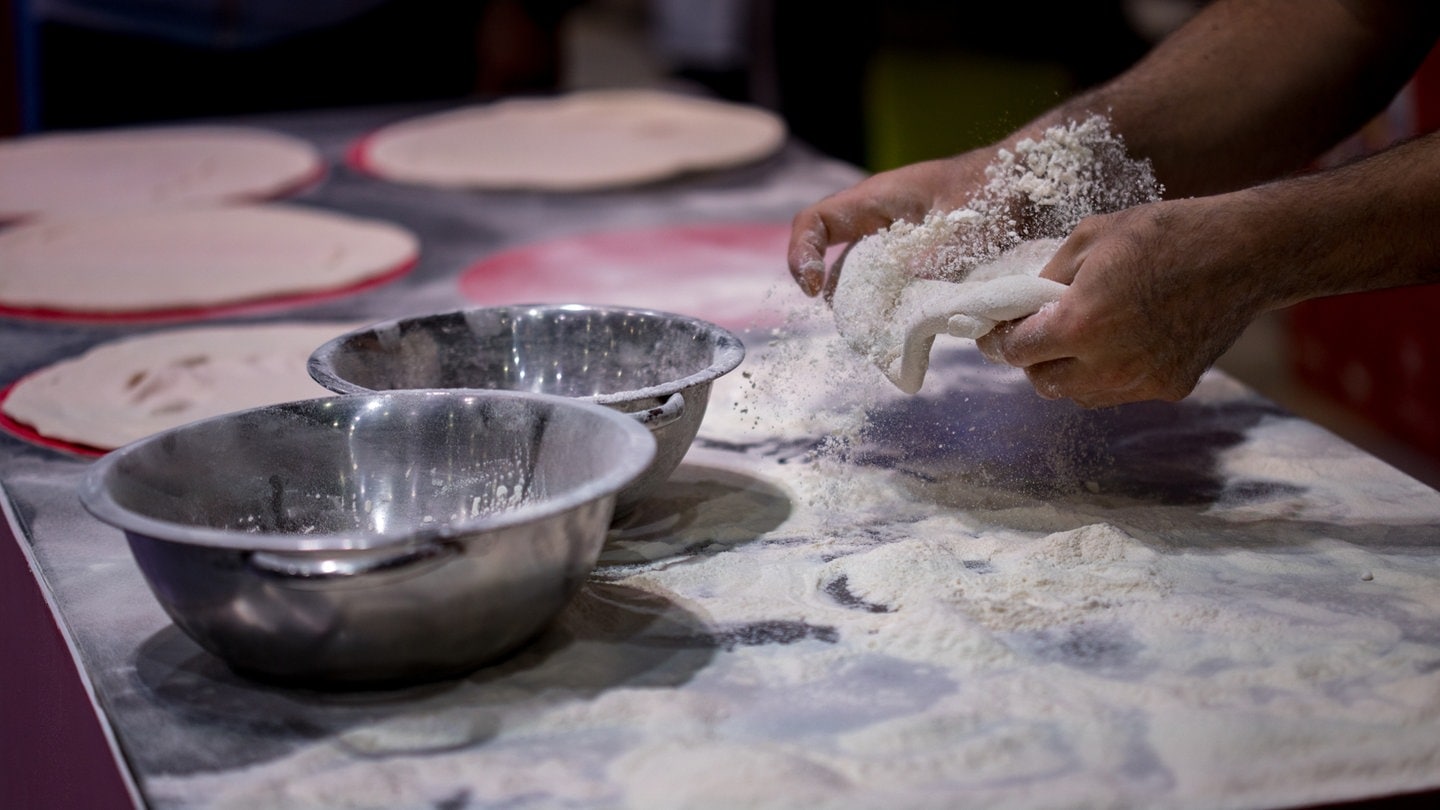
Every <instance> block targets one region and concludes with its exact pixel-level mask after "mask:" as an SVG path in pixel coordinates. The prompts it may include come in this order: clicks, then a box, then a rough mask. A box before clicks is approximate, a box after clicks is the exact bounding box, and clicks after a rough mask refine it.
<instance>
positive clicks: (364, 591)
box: [80, 391, 655, 684]
mask: <svg viewBox="0 0 1440 810" xmlns="http://www.w3.org/2000/svg"><path fill="white" fill-rule="evenodd" d="M654 453H655V442H654V440H653V438H652V437H651V436H650V434H649V432H648V431H646V430H645V429H644V428H643V427H642V426H640V425H639V424H638V423H636V422H635V421H634V420H633V419H630V418H628V417H625V416H623V415H621V414H617V413H616V412H614V411H612V410H609V409H607V408H603V407H600V406H598V405H594V404H591V403H585V402H577V401H575V400H572V399H566V398H563V397H553V396H546V395H539V394H529V393H521V392H509V391H466V392H459V391H454V392H437V391H430V392H420V391H407V392H391V393H382V394H370V395H356V396H340V397H329V398H322V399H316V400H309V401H304V402H293V403H285V404H280V405H273V406H266V407H262V408H255V409H252V410H246V411H239V412H236V413H232V414H226V415H224V416H218V417H214V418H211V419H205V420H201V421H198V422H193V423H190V424H188V425H184V426H181V427H178V428H175V429H172V430H169V431H165V432H162V433H158V434H156V435H154V436H151V437H148V438H145V439H142V440H140V441H137V442H134V443H132V444H129V445H126V446H125V447H122V448H120V449H119V450H116V451H114V452H112V453H110V454H108V455H106V456H103V457H102V458H100V459H99V460H98V461H97V462H95V464H94V466H93V467H92V468H91V469H90V470H89V471H88V472H87V474H86V476H85V479H84V481H83V483H82V485H81V488H80V498H81V502H82V503H83V504H84V505H85V507H86V509H88V510H89V511H90V512H91V513H92V514H94V515H95V516H96V517H97V518H99V519H100V520H103V521H105V522H107V523H109V524H111V525H114V526H117V527H119V528H121V529H123V530H124V532H125V537H126V539H127V540H128V541H129V544H130V549H131V551H132V553H133V554H134V557H135V560H136V562H137V563H138V564H139V567H140V570H141V571H142V572H143V573H144V575H145V578H146V581H147V582H148V583H149V585H150V588H151V590H152V591H153V593H154V594H155V597H156V598H157V599H158V600H159V602H160V604H161V605H162V606H163V607H164V609H165V611H166V612H167V613H168V614H169V615H170V618H171V619H172V620H174V622H175V624H176V625H178V626H179V627H180V629H181V630H183V631H184V632H185V633H186V634H188V635H189V636H190V637H191V638H193V639H194V640H195V641H196V642H197V643H198V644H200V646H202V647H204V648H205V649H207V650H209V651H210V652H212V653H214V654H215V655H217V656H219V657H220V658H221V659H223V660H224V661H226V662H227V663H228V664H229V665H230V666H231V667H232V668H233V669H235V670H236V671H238V672H241V673H244V674H247V675H253V676H259V677H264V678H268V679H278V680H285V681H303V682H309V683H316V684H374V683H386V682H397V681H415V680H425V679H431V678H437V677H445V676H450V675H454V674H459V673H463V672H467V671H470V670H473V669H475V668H476V667H478V666H480V665H482V664H485V663H487V662H490V661H492V660H495V659H497V658H499V657H500V656H502V655H504V654H506V653H508V652H510V651H512V650H514V649H515V648H517V647H518V646H519V645H521V644H522V643H524V642H525V641H526V640H528V639H529V638H531V637H532V636H533V635H535V634H536V633H537V632H539V631H540V629H542V628H543V627H544V625H545V624H547V623H548V622H549V621H550V619H551V618H552V617H553V616H554V615H555V614H556V613H557V612H559V610H560V609H561V608H562V607H563V606H564V605H565V604H566V602H567V601H568V600H569V599H570V597H571V596H572V595H573V593H574V592H575V590H576V589H577V588H578V587H579V586H580V584H581V582H583V581H584V579H585V578H586V577H587V576H588V575H589V573H590V571H591V570H592V569H593V568H594V565H595V562H596V560H597V558H598V556H599V553H600V549H601V546H603V545H604V542H605V533H606V531H607V529H608V527H609V525H610V522H611V520H612V518H613V512H614V504H615V496H616V494H617V493H618V492H619V491H620V490H621V489H622V488H623V487H624V486H626V485H627V484H628V483H630V482H631V481H632V480H634V479H635V477H636V476H638V475H639V474H640V473H641V472H642V471H643V470H644V469H645V468H646V467H647V466H648V465H649V464H650V461H651V459H652V458H653V457H654Z"/></svg>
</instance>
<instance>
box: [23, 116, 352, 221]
mask: <svg viewBox="0 0 1440 810" xmlns="http://www.w3.org/2000/svg"><path fill="white" fill-rule="evenodd" d="M323 170H324V163H323V162H322V160H321V158H320V154H319V152H318V151H317V150H316V149H315V147H313V146H312V145H311V144H309V143H308V142H306V141H303V140H300V139H299V138H294V137H291V136H289V135H284V134H281V133H278V132H271V131H269V130H263V129H254V128H248V127H220V126H213V127H211V126H179V127H156V128H144V129H139V128H137V129H113V130H97V131H94V132H57V133H47V134H42V135H31V136H26V137H21V138H15V139H12V140H8V141H0V220H13V219H28V218H35V217H49V216H60V215H72V214H80V213H95V212H106V211H126V210H135V209H137V208H175V207H187V206H194V205H204V204H213V203H220V202H225V203H229V202H246V201H257V200H263V199H268V198H272V197H277V196H281V195H283V194H286V193H289V192H292V191H295V190H297V189H299V188H301V187H303V186H304V185H306V184H307V183H309V182H311V181H313V180H315V179H317V178H319V177H320V175H321V174H322V172H323Z"/></svg>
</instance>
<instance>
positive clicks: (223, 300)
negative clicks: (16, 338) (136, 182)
mask: <svg viewBox="0 0 1440 810" xmlns="http://www.w3.org/2000/svg"><path fill="white" fill-rule="evenodd" d="M418 252H419V243H418V240H417V239H416V238H415V236H414V235H413V234H412V233H410V232H409V231H408V230H405V229H403V228H400V227H398V226H396V225H392V224H390V223H386V222H379V221H375V220H367V219H360V218H356V217H352V216H348V215H342V214H338V213H334V212H329V211H322V210H318V209H309V208H302V207H299V206H294V205H286V204H278V203H277V204H268V205H250V206H236V207H228V208H203V209H195V210H184V211H181V210H176V211H144V212H139V213H134V214H115V215H106V216H91V217H75V218H66V219H55V220H37V221H35V222H30V223H26V224H23V225H18V226H15V227H12V228H10V229H7V230H5V231H0V267H3V268H5V272H4V273H3V274H0V307H7V308H12V309H18V310H45V311H60V312H78V313H96V314H105V313H136V312H140V313H143V312H163V311H173V310H178V309H186V308H199V307H215V306H225V305H233V304H238V303H243V302H254V301H264V300H272V299H277V298H283V297H286V296H297V295H303V294H307V293H315V292H319V291H330V290H338V289H343V288H347V287H350V286H353V285H355V284H358V283H360V282H362V281H365V280H367V279H371V278H375V277H378V276H383V275H386V274H389V273H392V272H394V271H396V270H397V269H398V268H404V267H406V266H408V265H409V264H412V263H413V262H414V261H415V258H416V256H417V255H418Z"/></svg>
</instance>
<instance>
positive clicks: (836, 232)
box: [786, 189, 896, 297]
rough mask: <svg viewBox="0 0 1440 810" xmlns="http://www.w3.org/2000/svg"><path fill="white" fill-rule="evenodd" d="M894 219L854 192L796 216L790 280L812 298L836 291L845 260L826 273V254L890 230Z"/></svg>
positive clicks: (793, 222) (788, 254)
mask: <svg viewBox="0 0 1440 810" xmlns="http://www.w3.org/2000/svg"><path fill="white" fill-rule="evenodd" d="M895 219H896V217H893V216H890V215H888V214H887V213H885V212H883V211H881V210H880V209H878V208H876V207H875V204H874V203H873V202H872V201H871V200H869V199H868V198H867V197H865V196H863V195H860V194H857V192H856V191H855V190H854V189H851V190H848V191H843V192H840V193H839V194H835V195H832V196H830V197H827V198H826V199H824V200H821V201H820V202H819V203H816V204H815V205H812V206H810V207H809V208H807V209H805V210H804V211H801V212H800V213H799V214H796V215H795V219H794V220H793V221H792V222H791V223H790V246H789V249H788V251H787V256H786V258H787V261H788V262H789V265H790V276H791V277H792V278H794V279H795V282H796V284H798V285H799V286H800V289H801V290H802V291H804V293H805V294H806V295H808V296H811V297H814V296H816V295H819V294H821V293H822V292H826V291H827V290H834V288H835V282H836V280H837V279H838V272H837V271H838V269H839V267H840V265H841V264H842V263H843V261H844V259H843V257H842V258H841V260H840V261H837V262H835V266H834V267H832V268H831V269H830V272H829V273H827V272H826V266H825V253H826V251H827V250H829V249H830V248H831V247H834V246H836V245H852V244H854V243H855V242H856V241H858V240H859V239H860V238H861V237H863V236H865V235H867V234H870V233H874V232H875V231H878V230H880V229H882V228H887V227H889V226H890V225H891V224H892V223H894V221H895Z"/></svg>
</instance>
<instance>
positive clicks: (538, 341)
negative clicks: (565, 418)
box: [310, 304, 745, 513]
mask: <svg viewBox="0 0 1440 810" xmlns="http://www.w3.org/2000/svg"><path fill="white" fill-rule="evenodd" d="M744 358H745V346H744V344H742V343H741V342H740V339H739V338H737V337H736V336H735V335H733V334H731V333H730V332H728V331H726V330H725V329H722V328H721V327H719V326H716V325H715V324H712V323H707V322H705V321H702V320H699V319H696V318H691V317H688V316H685V315H675V314H672V313H668V312H656V311H653V310H641V309H625V308H621V307H602V306H589V305H581V304H536V305H523V306H522V305H517V306H502V307H487V308H478V309H465V310H455V311H451V312H442V313H437V314H433V315H424V316H419V317H412V318H400V319H397V320H390V321H384V322H382V323H377V324H374V325H371V326H368V327H365V328H362V329H359V330H356V331H353V332H350V333H348V334H344V335H341V336H339V337H336V338H335V339H334V340H331V341H329V342H327V343H326V344H325V345H323V346H321V347H320V348H318V349H316V350H315V352H314V353H313V354H312V355H311V356H310V376H312V377H314V378H315V380H316V381H317V382H319V383H320V384H321V385H323V386H325V387H326V388H328V389H330V390H332V391H336V392H339V393H357V392H364V391H386V390H396V389H407V388H483V389H509V390H521V391H539V392H544V393H547V394H557V395H560V396H566V397H574V398H577V399H583V400H588V401H591V402H598V403H600V404H602V405H606V406H609V407H611V408H614V409H615V410H617V411H622V412H624V413H629V414H631V415H632V416H633V417H634V418H636V419H638V420H640V421H641V422H643V423H644V424H645V425H646V426H647V427H649V428H650V431H651V433H653V434H654V436H655V442H656V454H655V461H654V463H652V464H651V465H650V468H649V469H648V470H646V471H645V473H644V474H643V475H641V476H640V477H639V478H638V479H636V481H635V482H634V483H633V484H631V485H630V486H628V487H626V488H625V490H624V491H622V492H621V493H620V495H619V498H618V502H617V506H616V511H617V512H619V513H624V512H626V511H628V510H629V509H630V508H631V507H633V506H634V505H635V504H636V503H637V502H639V501H640V500H641V499H643V498H644V496H645V494H646V493H647V492H648V491H649V490H650V489H651V488H652V487H654V486H655V485H656V484H658V483H660V482H662V481H664V480H665V479H666V478H668V477H669V476H670V474H671V473H672V472H674V470H675V467H676V466H678V465H679V464H680V461H681V459H682V458H684V456H685V453H686V452H687V451H688V450H689V449H690V444H691V442H693V441H694V440H695V434H696V432H697V431H699V429H700V422H701V421H702V420H703V419H704V418H705V409H706V406H707V405H708V404H709V401H710V386H711V383H713V382H714V381H715V380H716V379H717V378H718V377H720V376H722V375H724V374H726V373H728V372H730V371H731V370H733V369H734V368H735V367H736V366H738V365H740V361H741V360H743V359H744Z"/></svg>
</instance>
